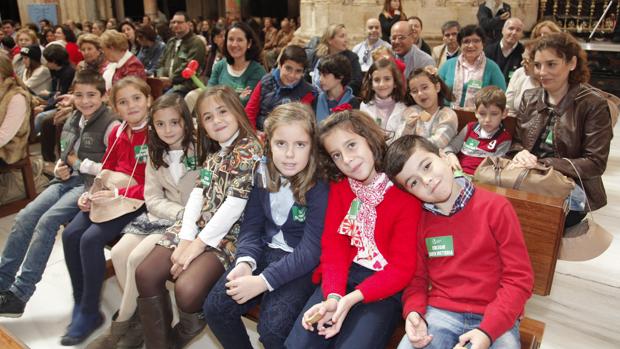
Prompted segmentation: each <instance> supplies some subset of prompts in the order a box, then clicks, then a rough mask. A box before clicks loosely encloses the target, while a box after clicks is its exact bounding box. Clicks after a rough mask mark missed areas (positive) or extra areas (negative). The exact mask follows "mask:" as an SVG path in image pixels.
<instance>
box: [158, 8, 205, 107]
mask: <svg viewBox="0 0 620 349" xmlns="http://www.w3.org/2000/svg"><path fill="white" fill-rule="evenodd" d="M188 22H189V17H188V16H187V14H186V13H185V12H177V13H175V14H174V17H172V20H171V21H170V29H171V30H172V33H173V34H174V37H172V38H171V39H170V40H169V41H168V43H167V44H166V48H165V49H164V54H163V55H162V58H161V62H160V64H159V69H158V70H157V76H158V77H163V78H168V79H170V80H171V83H172V88H170V89H169V90H168V92H166V93H178V94H180V95H182V96H185V95H186V94H187V93H188V92H189V91H191V90H193V89H194V88H195V86H194V84H193V83H192V81H191V80H186V79H184V78H183V76H181V72H182V71H183V69H185V68H186V67H187V63H188V62H189V61H191V60H193V59H195V60H196V61H198V65H199V68H198V70H197V71H196V74H198V75H200V73H201V72H202V70H203V69H204V68H205V65H206V49H205V45H204V43H203V42H202V40H200V38H198V36H197V35H196V34H194V33H193V32H192V31H191V30H190V27H189V23H188Z"/></svg>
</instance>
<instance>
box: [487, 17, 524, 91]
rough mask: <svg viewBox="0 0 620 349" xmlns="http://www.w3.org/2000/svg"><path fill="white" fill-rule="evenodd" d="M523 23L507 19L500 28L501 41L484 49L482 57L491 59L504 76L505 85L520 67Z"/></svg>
mask: <svg viewBox="0 0 620 349" xmlns="http://www.w3.org/2000/svg"><path fill="white" fill-rule="evenodd" d="M522 38H523V22H522V21H521V20H520V19H519V18H516V17H512V18H509V19H508V20H507V21H506V23H504V27H503V28H502V39H501V40H500V41H498V42H496V43H493V44H491V45H487V46H486V47H485V48H484V55H485V56H487V58H490V59H492V60H493V61H494V62H495V63H497V65H498V66H499V69H501V70H502V73H503V74H504V79H506V84H508V81H509V80H510V78H512V74H513V73H514V72H515V70H517V69H518V68H519V67H520V66H521V55H522V54H523V44H521V43H520V42H519V40H521V39H522Z"/></svg>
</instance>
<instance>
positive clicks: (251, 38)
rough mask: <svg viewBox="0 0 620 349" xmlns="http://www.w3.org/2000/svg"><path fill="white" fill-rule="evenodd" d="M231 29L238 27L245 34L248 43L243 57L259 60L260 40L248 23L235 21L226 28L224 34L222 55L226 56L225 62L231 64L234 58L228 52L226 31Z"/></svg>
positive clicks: (228, 31)
mask: <svg viewBox="0 0 620 349" xmlns="http://www.w3.org/2000/svg"><path fill="white" fill-rule="evenodd" d="M233 29H239V30H241V31H243V33H244V34H245V39H246V40H247V41H248V44H250V47H248V49H247V51H246V52H245V59H246V60H248V61H257V62H258V61H260V52H261V50H262V47H261V44H260V40H259V39H258V37H257V36H256V33H255V32H254V31H253V30H252V28H250V26H249V25H247V24H245V23H243V22H236V23H234V24H233V25H231V26H230V27H228V30H226V36H225V37H224V56H225V57H226V62H227V63H228V64H233V63H234V62H235V60H234V59H233V58H232V56H231V55H230V53H229V52H228V33H230V31H231V30H233Z"/></svg>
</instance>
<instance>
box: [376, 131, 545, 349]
mask: <svg viewBox="0 0 620 349" xmlns="http://www.w3.org/2000/svg"><path fill="white" fill-rule="evenodd" d="M385 163H386V164H387V167H386V173H387V174H388V176H389V177H390V178H391V179H392V180H393V181H394V182H395V183H396V184H397V185H398V186H400V187H401V188H403V189H404V190H406V191H408V192H409V193H411V194H413V195H415V196H416V197H417V198H418V199H420V200H421V201H423V202H425V204H424V208H425V210H423V213H422V217H421V219H420V225H419V230H418V239H417V248H418V262H417V267H416V272H415V276H414V277H413V279H412V280H411V282H410V284H409V286H408V287H407V288H406V289H405V291H404V293H403V298H402V299H403V316H404V317H405V319H406V325H405V329H406V332H407V335H406V336H405V337H404V338H403V340H402V341H401V343H400V345H399V347H398V348H399V349H407V348H412V347H413V348H430V349H434V348H441V349H445V348H452V347H454V346H455V345H456V344H459V345H461V346H464V345H466V344H468V343H469V345H471V348H472V349H486V348H501V349H512V348H515V349H519V348H520V347H521V346H520V341H519V319H520V317H521V316H522V314H523V308H524V306H525V302H526V301H527V300H528V299H529V297H530V296H531V293H532V287H533V283H534V276H533V272H532V266H531V264H530V259H529V256H528V254H527V249H526V247H525V242H524V240H523V234H522V233H521V228H520V225H519V221H518V220H517V216H516V214H515V211H514V209H513V208H512V206H511V205H510V203H509V202H508V200H506V199H505V198H504V197H502V196H500V195H497V194H494V193H491V192H488V191H486V190H484V189H482V188H474V186H473V185H472V184H471V182H469V181H468V180H467V179H465V178H464V177H457V178H455V177H454V176H453V173H452V170H451V168H450V166H449V164H448V161H447V160H446V159H444V158H441V157H439V152H438V149H437V148H436V147H435V146H434V145H433V144H432V143H430V142H429V141H427V140H425V139H424V138H421V137H418V136H404V137H401V138H400V139H398V140H396V141H395V142H394V143H392V145H391V146H390V147H389V149H388V152H387V154H386V158H385ZM429 285H430V286H431V287H430V288H429Z"/></svg>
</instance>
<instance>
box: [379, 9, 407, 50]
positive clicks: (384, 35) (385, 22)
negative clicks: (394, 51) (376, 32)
mask: <svg viewBox="0 0 620 349" xmlns="http://www.w3.org/2000/svg"><path fill="white" fill-rule="evenodd" d="M406 20H407V15H405V13H404V12H403V4H401V2H400V0H385V1H384V2H383V11H381V13H380V14H379V22H380V23H381V39H382V40H383V41H386V42H389V41H390V30H391V29H392V26H393V25H394V24H395V23H396V22H400V21H406Z"/></svg>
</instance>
